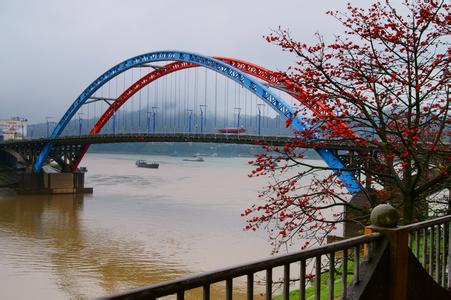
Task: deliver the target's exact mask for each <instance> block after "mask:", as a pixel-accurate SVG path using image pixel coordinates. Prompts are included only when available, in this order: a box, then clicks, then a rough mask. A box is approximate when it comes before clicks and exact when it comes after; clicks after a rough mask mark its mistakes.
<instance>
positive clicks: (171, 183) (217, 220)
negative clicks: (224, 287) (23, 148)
mask: <svg viewBox="0 0 451 300" xmlns="http://www.w3.org/2000/svg"><path fill="white" fill-rule="evenodd" d="M137 159H146V160H148V161H157V162H159V163H160V168H159V169H157V170H154V169H144V168H137V167H136V166H135V160H137ZM247 161H248V158H217V157H207V158H205V162H184V161H182V158H181V157H169V156H145V155H140V156H138V155H129V154H89V155H88V156H87V157H86V158H85V160H84V161H83V162H82V165H84V166H87V168H88V173H87V177H86V185H87V186H91V187H93V188H94V194H92V195H55V196H18V195H15V194H14V193H13V192H11V191H8V190H6V189H4V190H1V189H0V299H89V298H95V297H99V296H103V295H107V294H110V293H113V292H117V291H123V290H127V289H131V288H136V287H142V286H145V285H149V284H152V283H157V282H161V281H164V280H170V279H175V278H179V277H182V276H186V275H189V274H193V273H198V272H203V271H210V270H213V269H216V268H222V267H225V266H228V265H233V264H237V263H241V262H246V261H252V260H255V259H259V258H263V257H267V256H269V255H270V252H271V246H270V245H269V243H268V241H267V240H266V235H265V233H264V232H246V231H243V227H244V225H245V223H244V220H243V218H242V217H241V216H240V213H241V212H242V211H243V210H244V209H246V208H247V207H248V206H249V205H250V204H251V203H253V202H254V201H255V199H256V198H257V191H258V190H259V189H261V188H262V187H263V186H264V185H265V179H263V178H253V179H250V178H248V177H247V173H248V172H249V171H250V170H251V167H250V166H249V165H247ZM237 285H238V286H239V283H238V284H237ZM217 290H218V291H219V290H220V288H215V287H214V288H213V293H217V294H215V295H216V296H214V297H213V298H222V296H221V293H220V292H217ZM240 296H241V295H240V292H238V298H240ZM199 297H200V296H199V295H198V294H196V293H194V294H190V295H188V298H189V299H198V298H199Z"/></svg>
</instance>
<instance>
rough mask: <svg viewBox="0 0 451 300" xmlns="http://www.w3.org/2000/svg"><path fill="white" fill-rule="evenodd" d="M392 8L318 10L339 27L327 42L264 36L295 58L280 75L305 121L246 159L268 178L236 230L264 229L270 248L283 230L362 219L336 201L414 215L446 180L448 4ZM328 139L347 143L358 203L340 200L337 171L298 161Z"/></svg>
mask: <svg viewBox="0 0 451 300" xmlns="http://www.w3.org/2000/svg"><path fill="white" fill-rule="evenodd" d="M397 5H398V4H397ZM399 6H400V9H399V10H398V9H396V8H395V7H394V6H393V5H392V3H391V2H390V1H388V0H387V1H385V2H382V3H381V2H376V3H374V4H372V5H371V6H369V7H368V8H367V9H363V8H358V7H355V6H353V5H351V4H348V6H347V9H346V12H338V11H335V12H328V13H327V14H329V15H330V16H332V17H334V18H335V19H336V20H337V21H338V22H339V23H340V24H341V25H342V26H343V27H344V29H345V31H344V35H342V36H340V35H337V36H335V38H334V40H333V41H332V42H331V43H327V42H326V41H325V39H324V38H323V36H321V35H319V34H317V39H318V41H317V43H315V44H313V45H307V44H305V43H302V42H299V41H296V40H295V39H294V38H292V36H291V35H290V32H289V31H288V30H286V29H282V28H279V29H277V30H275V31H274V32H272V33H271V34H269V35H268V36H267V37H266V39H267V41H268V42H270V43H272V44H275V45H277V46H279V47H281V49H282V50H283V51H288V52H290V53H292V54H294V55H295V56H296V60H297V61H296V65H294V66H293V67H290V68H289V69H288V70H287V71H286V72H284V73H280V81H281V82H290V83H292V84H291V86H292V91H289V92H290V93H300V94H301V95H303V101H302V102H303V105H299V106H298V108H297V115H298V116H303V117H304V118H308V119H309V120H310V121H309V128H308V129H305V130H302V131H297V132H295V135H296V137H295V139H294V140H293V142H291V143H289V144H287V145H285V147H283V148H278V147H268V148H267V149H266V150H267V151H266V152H265V153H262V154H260V155H259V156H257V157H256V159H255V160H254V161H250V164H253V165H255V166H256V167H255V169H254V170H253V171H252V172H251V173H250V174H249V176H250V177H253V176H268V177H269V178H270V183H269V184H268V186H267V187H266V189H265V190H264V191H262V192H261V193H260V195H259V196H260V200H261V201H260V202H259V203H256V204H254V205H253V206H252V207H250V208H249V209H247V210H246V211H245V212H244V213H243V215H244V216H246V217H247V218H248V219H247V226H246V228H247V229H248V230H256V229H258V228H260V227H265V228H266V229H267V230H268V232H269V234H270V238H271V239H272V240H273V242H274V246H275V249H276V250H278V247H280V245H283V244H286V243H289V242H290V241H292V240H293V237H301V238H307V239H308V238H313V237H320V238H321V237H324V236H325V235H327V234H328V233H329V232H331V231H332V230H334V228H335V227H336V224H337V223H339V222H343V221H345V222H363V223H364V222H365V218H363V219H361V220H355V219H350V218H348V219H346V217H345V215H344V214H343V209H344V207H349V208H353V209H356V210H360V211H361V212H362V214H363V215H365V214H367V212H368V210H367V208H370V207H374V206H375V205H377V204H379V203H381V202H390V203H391V204H392V205H394V206H395V207H397V208H399V209H400V210H401V214H402V216H403V220H404V222H405V223H409V222H412V221H414V220H416V219H419V218H423V217H424V213H425V210H426V209H427V195H429V194H431V193H434V192H437V191H438V190H440V189H443V187H447V186H449V173H450V165H449V163H448V161H447V160H448V159H449V158H450V154H449V151H448V143H449V136H450V127H449V126H450V118H449V91H450V81H449V78H450V77H449V61H450V54H451V50H450V48H449V33H450V22H451V17H450V15H449V12H450V6H449V5H448V4H447V3H445V1H436V0H431V1H414V0H405V1H403V3H402V5H399ZM447 39H448V40H447ZM312 111H314V112H315V114H312ZM290 122H291V120H288V121H287V125H289V124H290ZM330 143H335V144H337V145H340V146H346V147H349V148H352V149H353V150H350V151H348V155H347V158H346V159H347V161H346V163H347V169H348V170H350V171H352V172H354V173H355V175H356V176H357V177H358V178H359V182H360V184H361V185H362V193H363V194H364V195H365V196H366V199H367V207H362V206H359V207H356V206H354V205H352V204H351V203H350V202H349V195H348V193H347V192H346V190H345V185H344V184H343V183H342V182H340V180H339V179H338V177H337V173H333V172H326V171H328V170H329V171H330V170H331V168H329V167H328V166H324V165H321V164H319V163H318V162H315V161H309V160H305V159H303V158H304V157H303V151H301V150H300V148H302V147H303V146H305V145H306V144H310V145H313V146H315V147H317V148H324V147H326V146H327V145H330ZM425 207H426V208H425ZM304 246H305V245H304Z"/></svg>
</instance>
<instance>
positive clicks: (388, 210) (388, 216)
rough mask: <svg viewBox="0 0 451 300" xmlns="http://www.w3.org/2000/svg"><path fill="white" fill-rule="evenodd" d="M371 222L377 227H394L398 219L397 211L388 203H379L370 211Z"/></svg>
mask: <svg viewBox="0 0 451 300" xmlns="http://www.w3.org/2000/svg"><path fill="white" fill-rule="evenodd" d="M370 220H371V224H372V225H374V226H378V227H388V228H392V227H396V225H398V221H399V213H398V211H397V210H396V209H395V208H394V207H393V206H391V205H390V204H379V205H378V206H376V207H375V208H373V210H372V211H371V216H370Z"/></svg>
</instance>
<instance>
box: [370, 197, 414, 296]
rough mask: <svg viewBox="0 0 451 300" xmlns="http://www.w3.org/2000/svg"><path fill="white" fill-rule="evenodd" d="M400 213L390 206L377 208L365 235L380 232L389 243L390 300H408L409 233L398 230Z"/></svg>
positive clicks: (385, 205) (382, 205)
mask: <svg viewBox="0 0 451 300" xmlns="http://www.w3.org/2000/svg"><path fill="white" fill-rule="evenodd" d="M398 220H399V214H398V212H397V211H396V210H395V209H394V208H393V207H392V206H390V205H388V204H381V205H378V206H376V207H375V208H374V209H373V211H372V212H371V224H372V225H371V226H367V227H366V228H365V233H373V232H380V233H382V234H383V235H384V236H385V238H386V239H387V240H388V242H389V255H390V259H389V264H390V265H389V274H390V277H389V287H388V288H389V299H391V300H402V299H407V277H408V258H409V250H408V247H409V246H408V235H409V234H408V231H406V230H402V229H398V228H397V225H398Z"/></svg>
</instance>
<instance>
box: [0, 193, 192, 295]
mask: <svg viewBox="0 0 451 300" xmlns="http://www.w3.org/2000/svg"><path fill="white" fill-rule="evenodd" d="M88 201H89V199H88ZM83 204H84V198H83V196H81V195H58V196H38V197H36V196H33V197H30V196H25V197H3V198H1V199H0V239H1V244H0V256H1V258H0V261H2V265H9V266H10V268H14V269H15V276H19V277H26V278H29V279H30V280H32V279H33V277H34V276H37V277H39V276H41V275H43V274H47V273H53V277H54V279H55V280H56V282H55V284H56V285H57V287H58V289H59V291H58V293H57V294H55V295H46V298H51V297H52V296H53V297H56V298H57V297H58V296H60V295H59V293H63V294H64V295H65V297H67V296H69V295H70V296H79V297H80V296H81V297H82V296H88V295H91V296H92V295H93V294H97V295H101V294H102V293H105V292H112V291H118V290H121V289H124V288H130V287H137V286H143V285H146V284H149V282H157V281H162V280H168V279H171V278H174V276H175V277H178V276H181V275H183V274H187V273H188V271H187V270H184V269H183V268H181V267H180V266H178V265H176V264H174V265H171V263H170V262H163V261H161V260H160V259H159V254H158V253H147V252H146V249H145V248H144V247H143V246H142V245H141V243H140V242H139V241H134V240H132V239H131V240H123V239H118V238H117V237H114V236H112V235H111V234H109V233H107V232H101V231H95V230H91V229H89V228H86V227H85V226H83V224H81V222H80V218H79V215H80V214H81V212H82V211H83ZM2 273H3V272H2ZM2 275H3V276H4V275H5V274H2ZM9 288H11V289H12V290H11V291H8V289H9ZM18 288H19V286H17V285H14V286H12V287H8V286H5V288H2V289H3V291H0V296H2V297H0V298H2V299H5V298H9V296H14V297H15V293H16V292H17V291H14V290H16V289H18ZM99 288H100V289H99ZM45 289H46V290H48V288H45ZM2 294H3V295H2ZM18 295H19V296H20V293H19V294H18ZM3 297H4V298H3Z"/></svg>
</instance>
